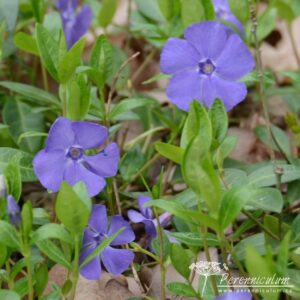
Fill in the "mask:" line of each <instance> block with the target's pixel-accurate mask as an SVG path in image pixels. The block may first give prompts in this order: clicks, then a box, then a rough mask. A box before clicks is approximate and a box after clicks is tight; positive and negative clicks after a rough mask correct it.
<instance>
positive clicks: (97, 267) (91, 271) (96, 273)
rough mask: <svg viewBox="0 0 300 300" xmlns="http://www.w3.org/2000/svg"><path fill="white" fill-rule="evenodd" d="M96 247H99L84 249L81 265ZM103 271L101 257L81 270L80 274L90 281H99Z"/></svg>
mask: <svg viewBox="0 0 300 300" xmlns="http://www.w3.org/2000/svg"><path fill="white" fill-rule="evenodd" d="M96 247H97V245H93V246H90V247H88V248H86V249H84V250H83V251H82V252H81V254H80V257H79V263H80V264H82V263H83V262H84V260H85V259H86V258H87V257H88V256H89V255H90V254H91V253H92V252H93V251H94V250H95V249H96ZM101 271H102V270H101V263H100V257H99V256H96V257H95V258H93V259H92V260H91V261H90V262H88V263H87V264H86V265H84V266H83V267H82V268H81V269H80V274H81V275H82V276H83V277H84V278H86V279H88V280H97V279H99V278H100V276H101Z"/></svg>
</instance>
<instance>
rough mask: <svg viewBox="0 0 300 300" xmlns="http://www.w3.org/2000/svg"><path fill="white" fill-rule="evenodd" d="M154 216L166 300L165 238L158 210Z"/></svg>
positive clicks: (162, 298)
mask: <svg viewBox="0 0 300 300" xmlns="http://www.w3.org/2000/svg"><path fill="white" fill-rule="evenodd" d="M154 214H155V218H156V221H157V233H158V239H159V247H160V249H159V256H160V259H159V263H160V284H161V300H165V299H166V268H165V263H164V237H163V231H162V229H161V226H160V222H159V216H158V213H157V210H156V209H154Z"/></svg>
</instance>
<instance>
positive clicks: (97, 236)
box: [79, 204, 135, 280]
mask: <svg viewBox="0 0 300 300" xmlns="http://www.w3.org/2000/svg"><path fill="white" fill-rule="evenodd" d="M88 225H89V226H88V228H86V229H85V231H84V237H83V245H82V252H81V255H80V259H79V261H80V264H83V263H84V261H85V259H86V258H87V257H88V256H89V255H90V254H91V253H92V252H93V251H94V250H95V249H96V248H97V247H98V246H99V245H100V244H101V242H102V241H103V240H104V239H105V238H108V237H110V236H112V235H113V234H114V233H116V232H117V231H118V230H119V229H121V228H123V231H122V232H121V233H120V234H119V235H117V237H116V238H115V239H114V240H113V241H112V242H111V244H110V245H109V246H107V247H106V248H105V249H104V250H103V251H102V252H101V254H100V255H98V256H96V257H94V258H93V259H92V260H91V261H89V262H88V263H87V264H85V265H83V266H82V268H81V269H80V273H81V275H82V276H83V277H85V278H87V279H89V280H97V279H99V278H100V276H101V272H102V271H101V270H102V268H101V262H102V263H103V265H104V267H105V268H106V270H107V271H108V272H110V273H111V274H113V275H115V276H117V275H120V274H121V273H122V272H124V271H125V270H126V269H127V268H128V266H129V265H130V264H131V263H132V261H133V259H134V254H133V253H132V252H131V251H129V250H126V249H118V248H114V247H111V246H121V245H124V244H128V243H130V242H132V241H134V239H135V235H134V233H133V231H132V229H131V227H130V225H129V223H128V222H127V221H125V220H124V219H123V217H122V216H120V215H115V216H112V217H111V220H110V224H109V225H108V220H107V213H106V208H105V206H104V205H100V204H96V205H94V206H93V210H92V214H91V217H90V220H89V223H88Z"/></svg>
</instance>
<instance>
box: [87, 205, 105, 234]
mask: <svg viewBox="0 0 300 300" xmlns="http://www.w3.org/2000/svg"><path fill="white" fill-rule="evenodd" d="M89 226H90V227H91V228H92V229H93V230H94V231H95V232H97V233H106V232H107V212H106V207H105V205H102V204H94V205H93V208H92V213H91V216H90V219H89Z"/></svg>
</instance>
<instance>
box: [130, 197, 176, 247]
mask: <svg viewBox="0 0 300 300" xmlns="http://www.w3.org/2000/svg"><path fill="white" fill-rule="evenodd" d="M150 200H151V198H150V197H149V196H139V197H138V206H139V210H140V212H138V211H136V210H134V209H130V210H128V218H129V220H130V221H131V222H133V223H144V225H145V230H146V233H147V234H148V235H149V237H150V239H152V238H155V237H156V236H157V231H156V228H157V219H156V218H155V216H154V213H153V211H152V209H151V208H149V207H145V204H146V203H147V202H148V201H150ZM171 217H172V215H171V214H170V213H163V214H162V215H160V216H159V217H158V219H159V224H160V226H161V227H162V228H163V227H165V226H166V225H167V224H168V223H169V221H170V219H171ZM164 233H165V234H166V236H167V237H168V239H169V241H170V242H173V243H176V242H177V241H176V240H175V239H174V238H173V237H171V236H170V232H169V231H168V230H164Z"/></svg>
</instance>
